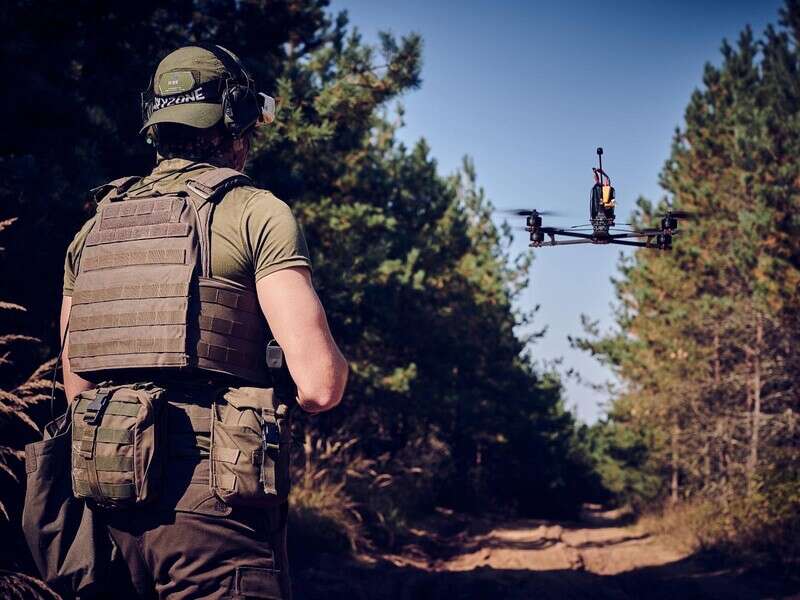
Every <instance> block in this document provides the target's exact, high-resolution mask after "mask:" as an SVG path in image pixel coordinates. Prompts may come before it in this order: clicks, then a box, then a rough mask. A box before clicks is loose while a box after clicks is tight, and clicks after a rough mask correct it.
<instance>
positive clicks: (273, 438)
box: [261, 418, 281, 452]
mask: <svg viewBox="0 0 800 600" xmlns="http://www.w3.org/2000/svg"><path fill="white" fill-rule="evenodd" d="M261 440H262V442H263V446H264V451H265V452H266V451H267V450H275V449H277V448H278V447H279V446H280V441H281V434H280V431H278V423H277V421H275V420H274V418H272V419H270V420H269V421H267V420H265V421H264V425H262V427H261Z"/></svg>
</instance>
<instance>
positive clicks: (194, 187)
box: [186, 179, 214, 200]
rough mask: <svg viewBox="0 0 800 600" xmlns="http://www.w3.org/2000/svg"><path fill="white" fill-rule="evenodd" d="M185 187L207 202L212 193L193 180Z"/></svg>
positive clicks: (211, 190) (209, 189)
mask: <svg viewBox="0 0 800 600" xmlns="http://www.w3.org/2000/svg"><path fill="white" fill-rule="evenodd" d="M186 187H187V188H189V189H190V190H191V191H193V192H194V193H195V194H197V195H198V196H200V197H201V198H202V199H203V200H208V199H209V198H210V197H211V195H212V194H213V193H214V190H213V189H211V188H209V187H207V186H205V185H203V184H202V183H199V182H197V181H195V180H194V179H190V180H189V181H188V182H186Z"/></svg>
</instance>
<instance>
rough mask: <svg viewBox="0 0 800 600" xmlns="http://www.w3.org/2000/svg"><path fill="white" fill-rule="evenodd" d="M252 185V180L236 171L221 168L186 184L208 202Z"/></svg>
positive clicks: (198, 176)
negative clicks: (238, 188)
mask: <svg viewBox="0 0 800 600" xmlns="http://www.w3.org/2000/svg"><path fill="white" fill-rule="evenodd" d="M249 183H251V181H250V178H249V177H248V176H247V175H245V174H244V173H240V172H239V171H237V170H235V169H228V168H224V167H220V168H217V169H211V170H209V171H205V172H203V173H200V174H199V175H197V176H196V177H193V178H192V179H190V180H189V181H187V182H186V187H187V188H189V191H191V192H193V193H194V194H196V195H198V196H199V197H200V198H202V199H203V200H208V199H210V198H212V197H215V196H218V195H219V194H223V195H224V194H225V193H226V192H227V191H228V190H231V189H233V188H235V187H239V186H242V185H248V184H249Z"/></svg>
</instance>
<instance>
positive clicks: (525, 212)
mask: <svg viewBox="0 0 800 600" xmlns="http://www.w3.org/2000/svg"><path fill="white" fill-rule="evenodd" d="M494 212H498V213H502V214H504V215H514V216H517V217H528V216H530V215H532V214H533V212H534V211H533V210H531V209H529V208H499V209H497V210H495V211H494ZM536 214H538V215H539V216H540V217H563V216H564V215H563V214H562V213H559V212H555V211H552V210H537V211H536Z"/></svg>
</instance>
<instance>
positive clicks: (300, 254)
mask: <svg viewBox="0 0 800 600" xmlns="http://www.w3.org/2000/svg"><path fill="white" fill-rule="evenodd" d="M242 237H243V238H244V241H245V245H246V246H247V249H248V253H249V254H250V258H251V260H252V262H253V268H254V271H255V279H256V281H258V280H259V279H262V278H264V277H266V276H267V275H269V274H270V273H274V272H276V271H280V270H281V269H287V268H289V267H307V268H309V269H310V268H311V259H310V258H309V255H308V247H307V245H306V240H305V237H304V236H303V232H302V231H301V229H300V226H299V225H298V223H297V220H296V219H295V218H294V215H293V214H292V209H291V208H289V206H288V205H287V204H286V203H285V202H282V201H281V200H279V199H278V198H276V197H275V196H274V195H273V194H271V193H269V192H265V191H259V192H258V193H256V194H253V196H252V197H251V198H250V199H249V200H248V202H247V205H246V206H245V209H244V213H243V215H242Z"/></svg>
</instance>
